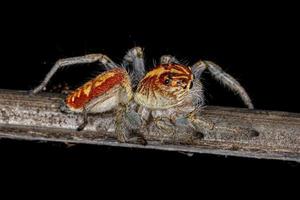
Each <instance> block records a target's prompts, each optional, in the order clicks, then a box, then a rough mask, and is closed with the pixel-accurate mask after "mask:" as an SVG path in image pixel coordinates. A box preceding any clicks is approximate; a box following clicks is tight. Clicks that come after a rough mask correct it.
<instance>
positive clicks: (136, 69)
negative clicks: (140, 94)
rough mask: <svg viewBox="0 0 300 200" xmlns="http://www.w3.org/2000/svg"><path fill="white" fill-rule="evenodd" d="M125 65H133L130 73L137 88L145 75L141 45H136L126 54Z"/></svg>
mask: <svg viewBox="0 0 300 200" xmlns="http://www.w3.org/2000/svg"><path fill="white" fill-rule="evenodd" d="M123 65H124V66H125V67H126V68H129V65H132V66H133V69H130V68H129V72H130V73H129V75H130V77H131V82H132V86H133V88H135V87H136V86H137V84H138V83H139V81H140V80H141V79H142V78H143V77H144V75H145V63H144V52H143V49H142V48H141V47H134V48H132V49H130V50H129V51H128V52H127V54H126V55H125V56H124V59H123Z"/></svg>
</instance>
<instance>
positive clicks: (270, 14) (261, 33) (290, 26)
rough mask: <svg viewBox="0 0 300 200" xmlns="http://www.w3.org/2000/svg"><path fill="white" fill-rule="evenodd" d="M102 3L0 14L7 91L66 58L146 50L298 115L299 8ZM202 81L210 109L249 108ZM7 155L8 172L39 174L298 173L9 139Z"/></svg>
mask: <svg viewBox="0 0 300 200" xmlns="http://www.w3.org/2000/svg"><path fill="white" fill-rule="evenodd" d="M98 3H99V4H100V5H98V4H90V5H89V6H86V5H81V4H76V3H74V2H73V3H72V4H71V3H70V4H68V5H64V6H63V5H61V4H54V3H53V4H51V5H49V4H46V3H43V4H40V5H36V4H37V3H35V4H32V5H29V4H26V5H22V4H18V5H11V6H9V7H7V8H6V7H2V8H1V9H3V12H2V13H1V15H2V16H1V38H0V43H1V44H0V49H1V52H2V53H1V67H0V70H1V72H0V76H1V79H0V88H9V89H22V90H28V89H32V88H33V87H34V86H36V85H37V84H38V83H39V82H40V81H41V80H42V78H43V77H44V75H45V73H47V72H48V70H49V69H50V68H51V66H52V65H53V64H54V62H55V61H56V60H57V59H59V58H65V57H70V56H78V55H83V54H87V53H97V52H101V53H105V54H106V55H108V56H110V57H111V58H112V59H113V60H115V61H116V62H121V60H122V57H123V55H124V54H125V52H126V50H128V49H129V48H132V47H133V46H142V47H144V48H145V54H146V61H147V66H148V67H149V68H151V67H152V66H153V61H154V60H156V61H157V60H158V58H159V56H160V55H162V54H172V55H175V56H176V57H177V58H179V59H183V60H187V61H189V62H190V63H191V64H192V63H194V62H196V61H197V60H199V59H207V60H212V61H214V62H216V63H218V64H219V65H221V66H222V67H223V68H224V70H225V71H227V72H228V73H230V74H231V75H233V76H234V77H236V78H237V79H238V80H239V81H240V83H241V84H242V85H243V86H244V87H245V88H246V90H247V91H248V93H249V94H250V96H251V98H252V99H253V102H254V105H255V107H256V108H258V109H266V110H279V111H289V112H300V106H299V102H300V101H299V100H300V98H299V96H298V93H299V88H298V87H299V83H300V81H299V75H298V71H299V70H298V68H299V63H298V60H299V31H298V26H299V20H298V18H299V13H297V10H296V6H294V5H281V4H276V3H269V4H265V5H262V4H246V3H245V4H238V3H235V4H233V5H228V4H213V5H207V4H192V3H187V2H186V3H174V2H169V3H166V4H161V3H160V4H154V3H149V4H146V3H144V2H143V3H142V2H138V3H136V4H125V3H123V4H121V3H116V4H115V5H114V6H111V5H106V4H102V2H98ZM35 6H39V7H35ZM97 71H101V69H99V67H97V66H88V67H85V66H82V67H80V66H79V67H76V68H69V69H67V70H63V71H61V72H60V73H59V74H58V75H57V76H55V78H54V79H53V82H52V84H55V83H59V82H67V83H69V84H70V85H72V86H73V87H76V86H78V85H80V84H82V83H83V82H85V81H86V80H88V79H89V78H90V77H92V76H93V75H95V74H96V73H97ZM203 83H204V85H205V94H206V103H207V104H209V105H222V106H233V107H234V106H237V107H242V106H243V104H242V103H241V101H240V100H239V98H238V97H237V96H235V95H234V94H232V93H231V92H229V91H228V90H227V89H224V88H223V87H222V86H220V85H219V84H218V83H216V82H215V81H214V80H212V79H211V77H210V76H209V75H208V74H205V75H204V77H203ZM0 152H1V159H2V163H5V164H4V165H3V164H2V166H8V168H10V166H11V165H14V166H27V165H29V167H28V168H31V169H32V166H38V167H33V169H35V170H37V169H40V168H43V167H49V166H51V168H52V169H55V170H57V171H60V169H61V170H63V171H64V172H66V171H68V169H70V168H72V169H74V168H75V169H76V170H78V171H80V170H81V169H82V167H83V166H84V168H83V169H84V170H87V168H90V169H91V171H93V170H94V171H97V169H99V171H100V169H105V170H109V171H118V173H121V174H123V173H124V172H119V170H120V169H119V167H121V169H124V168H126V170H125V171H127V170H128V169H131V170H128V171H130V173H134V170H135V169H139V170H140V171H143V169H145V171H147V170H146V168H151V169H152V170H155V171H162V172H166V171H168V170H171V169H172V170H175V172H176V173H177V174H178V173H186V171H185V170H188V175H189V176H192V174H193V175H195V174H197V175H198V176H201V174H202V172H203V171H206V170H211V171H214V172H218V174H228V173H229V174H234V173H235V170H238V169H245V171H244V173H246V174H247V173H248V172H251V170H253V169H254V170H256V171H262V172H268V171H269V169H270V168H272V169H275V170H276V171H283V172H284V171H285V172H286V171H289V170H291V169H292V170H297V169H299V165H298V164H295V163H293V162H282V161H268V160H256V159H246V158H234V157H228V158H226V157H223V156H215V155H195V156H193V157H187V156H185V155H182V154H179V153H174V152H159V151H150V150H146V151H144V150H143V151H142V150H134V149H123V148H111V147H98V146H88V145H77V146H74V147H67V146H66V145H64V144H57V143H36V142H20V141H10V140H1V141H0ZM11 163H16V164H11ZM180 164H183V165H184V166H185V167H183V168H182V167H179V166H180ZM58 166H60V167H62V168H60V167H58ZM149 166H150V167H149ZM83 169H82V170H83ZM141 169H142V170H141ZM87 171H89V170H87ZM139 174H140V172H139ZM141 176H142V175H141Z"/></svg>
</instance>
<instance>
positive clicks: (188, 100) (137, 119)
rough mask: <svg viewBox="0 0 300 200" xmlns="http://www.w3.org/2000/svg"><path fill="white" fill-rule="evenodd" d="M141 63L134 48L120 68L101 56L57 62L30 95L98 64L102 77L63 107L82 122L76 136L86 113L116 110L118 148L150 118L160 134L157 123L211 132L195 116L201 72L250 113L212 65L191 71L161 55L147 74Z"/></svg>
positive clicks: (236, 86) (237, 86)
mask: <svg viewBox="0 0 300 200" xmlns="http://www.w3.org/2000/svg"><path fill="white" fill-rule="evenodd" d="M143 57H144V54H143V49H142V48H140V47H135V48H133V49H131V50H129V51H128V52H127V54H126V55H125V57H124V60H123V63H122V64H121V65H118V64H116V63H115V62H113V61H112V60H111V59H110V58H108V57H107V56H105V55H103V54H89V55H85V56H79V57H72V58H66V59H61V60H58V61H57V62H56V64H55V65H54V66H53V67H52V69H51V70H50V72H49V73H48V74H47V75H46V77H45V78H44V80H43V82H42V83H41V84H40V85H39V86H37V87H36V88H35V89H34V90H32V91H31V93H33V94H36V93H38V92H40V91H41V90H42V89H43V88H44V87H45V86H46V85H47V83H48V82H49V81H50V79H51V77H52V76H53V75H54V74H55V73H56V71H57V70H58V69H60V68H63V67H65V66H70V65H75V64H86V63H94V62H99V63H101V64H102V65H103V66H104V67H105V69H106V71H105V72H103V73H101V74H100V75H98V76H97V77H95V78H94V79H92V80H90V81H88V82H87V83H85V84H84V85H82V86H81V87H79V88H77V89H76V90H74V91H73V92H71V93H70V94H69V95H68V96H67V98H66V100H65V104H66V106H67V107H68V108H69V109H70V110H71V111H73V112H79V113H82V114H83V116H84V120H83V123H82V124H81V125H79V126H78V128H77V130H78V131H80V130H82V129H84V127H85V126H86V125H87V123H88V120H87V118H88V114H89V113H103V112H106V111H110V110H114V111H115V114H116V116H115V125H116V133H117V135H118V140H119V141H120V142H126V141H128V139H129V138H128V137H127V131H128V130H130V129H137V130H138V129H140V128H141V127H145V126H146V125H147V123H148V121H149V120H150V118H151V120H152V121H153V122H155V123H157V127H158V128H159V129H160V128H161V129H162V128H165V127H164V126H165V125H164V123H159V122H161V121H165V120H168V121H170V122H171V124H173V125H174V126H175V128H176V126H189V127H192V128H193V129H195V130H200V131H201V130H203V129H212V128H213V123H211V122H209V121H207V120H205V119H203V118H202V117H201V116H199V115H196V113H197V112H198V111H199V110H201V108H202V106H203V98H204V97H203V92H202V84H201V82H200V77H201V75H202V73H203V71H204V70H208V71H209V72H210V73H211V74H212V76H213V77H214V78H215V79H216V80H219V81H220V82H221V83H223V84H224V85H225V86H226V87H228V88H229V89H231V90H232V91H234V92H236V93H237V94H239V96H240V97H241V98H242V100H243V102H244V103H245V105H246V106H247V107H248V108H250V109H252V108H253V105H252V103H251V100H250V98H249V96H248V94H247V93H246V91H245V90H244V88H243V87H242V86H241V85H240V84H239V82H238V81H236V80H235V79H234V78H233V77H232V76H230V75H229V74H227V73H225V72H224V71H223V70H222V69H221V67H219V66H218V65H216V64H215V63H213V62H210V61H202V60H201V61H198V62H197V63H195V64H194V65H192V66H191V67H189V66H185V65H183V64H181V63H180V62H179V61H178V60H177V59H176V58H175V57H173V56H170V55H165V56H162V57H161V58H160V64H158V65H157V66H155V67H154V68H153V69H152V70H150V71H149V72H148V73H146V72H145V64H144V58H143ZM126 122H127V123H126Z"/></svg>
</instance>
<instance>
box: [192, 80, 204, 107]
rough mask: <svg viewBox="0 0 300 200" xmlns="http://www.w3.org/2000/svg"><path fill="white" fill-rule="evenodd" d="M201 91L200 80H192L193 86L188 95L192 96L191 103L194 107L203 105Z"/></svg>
mask: <svg viewBox="0 0 300 200" xmlns="http://www.w3.org/2000/svg"><path fill="white" fill-rule="evenodd" d="M203 92H204V90H203V86H202V83H201V82H200V80H194V81H193V87H192V89H191V90H190V95H191V97H192V103H193V105H194V106H195V108H200V107H202V106H203V105H204V103H205V99H204V93H203Z"/></svg>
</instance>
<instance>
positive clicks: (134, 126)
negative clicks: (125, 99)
mask: <svg viewBox="0 0 300 200" xmlns="http://www.w3.org/2000/svg"><path fill="white" fill-rule="evenodd" d="M141 125H142V120H141V117H140V116H139V115H138V113H137V112H135V111H134V110H133V109H130V105H128V104H127V105H120V106H119V108H118V109H117V111H116V117H115V127H116V130H115V132H116V134H117V139H118V141H119V142H137V143H139V144H142V145H146V144H147V141H146V139H145V138H144V136H143V134H141V133H140V128H141Z"/></svg>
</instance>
